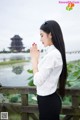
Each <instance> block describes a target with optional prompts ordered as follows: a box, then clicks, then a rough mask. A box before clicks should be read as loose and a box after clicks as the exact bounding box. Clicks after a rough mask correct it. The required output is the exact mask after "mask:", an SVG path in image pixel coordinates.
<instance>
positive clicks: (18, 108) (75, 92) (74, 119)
mask: <svg viewBox="0 0 80 120" xmlns="http://www.w3.org/2000/svg"><path fill="white" fill-rule="evenodd" d="M0 93H4V94H8V93H9V94H21V104H19V103H4V102H3V103H0V112H3V111H6V110H8V109H9V110H10V111H15V112H16V113H20V114H21V120H30V118H31V119H32V120H38V107H37V104H36V105H29V99H28V95H29V94H36V89H35V87H0ZM66 95H70V96H71V97H72V105H70V106H68V105H62V111H61V115H65V116H64V118H62V119H61V120H80V101H79V97H80V88H66Z"/></svg>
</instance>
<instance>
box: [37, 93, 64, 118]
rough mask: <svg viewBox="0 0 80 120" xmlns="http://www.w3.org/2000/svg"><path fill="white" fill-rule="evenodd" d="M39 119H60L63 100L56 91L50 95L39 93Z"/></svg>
mask: <svg viewBox="0 0 80 120" xmlns="http://www.w3.org/2000/svg"><path fill="white" fill-rule="evenodd" d="M37 101H38V109H39V120H60V112H61V107H62V101H61V98H60V96H59V95H58V94H57V93H56V92H55V93H53V94H51V95H48V96H39V95H37Z"/></svg>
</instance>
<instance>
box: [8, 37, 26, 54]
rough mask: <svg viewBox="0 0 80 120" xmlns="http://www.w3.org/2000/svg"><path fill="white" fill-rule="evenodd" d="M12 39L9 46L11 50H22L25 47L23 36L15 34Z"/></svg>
mask: <svg viewBox="0 0 80 120" xmlns="http://www.w3.org/2000/svg"><path fill="white" fill-rule="evenodd" d="M11 40H12V42H11V47H9V49H10V50H11V51H16V52H21V51H22V50H23V49H25V47H23V43H22V38H21V37H20V36H19V35H14V37H12V38H11Z"/></svg>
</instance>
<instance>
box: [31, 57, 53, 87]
mask: <svg viewBox="0 0 80 120" xmlns="http://www.w3.org/2000/svg"><path fill="white" fill-rule="evenodd" d="M54 64H55V60H54V58H53V57H52V56H48V57H46V59H45V60H44V62H43V64H42V67H41V69H40V70H39V71H38V72H37V73H35V75H34V80H33V82H34V85H36V86H41V85H42V84H43V83H44V82H45V81H46V79H48V77H49V75H50V73H51V72H52V69H54Z"/></svg>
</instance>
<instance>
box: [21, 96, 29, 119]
mask: <svg viewBox="0 0 80 120" xmlns="http://www.w3.org/2000/svg"><path fill="white" fill-rule="evenodd" d="M21 99H22V106H28V94H22V95H21ZM21 120H29V113H22V115H21Z"/></svg>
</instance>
